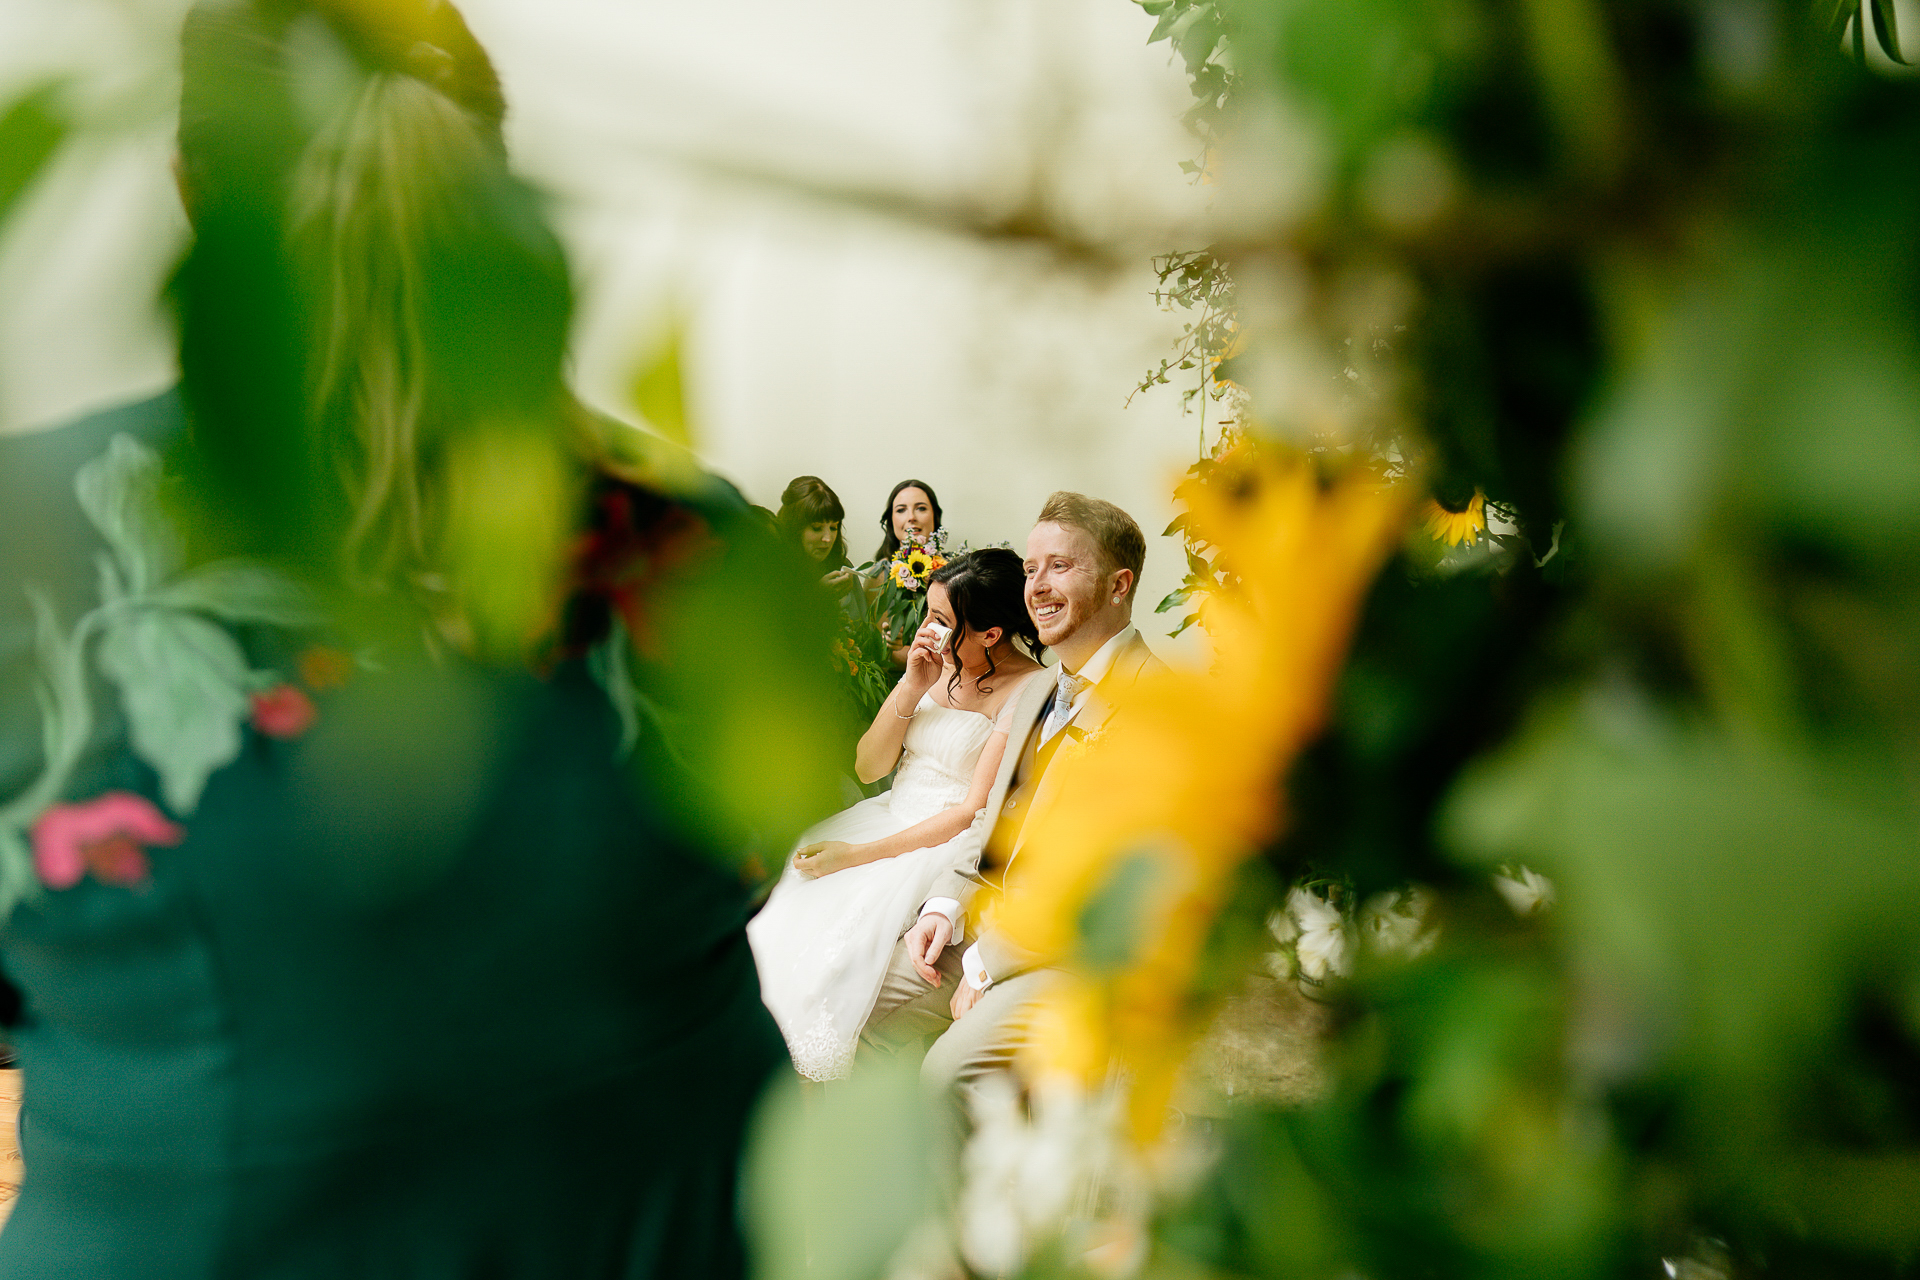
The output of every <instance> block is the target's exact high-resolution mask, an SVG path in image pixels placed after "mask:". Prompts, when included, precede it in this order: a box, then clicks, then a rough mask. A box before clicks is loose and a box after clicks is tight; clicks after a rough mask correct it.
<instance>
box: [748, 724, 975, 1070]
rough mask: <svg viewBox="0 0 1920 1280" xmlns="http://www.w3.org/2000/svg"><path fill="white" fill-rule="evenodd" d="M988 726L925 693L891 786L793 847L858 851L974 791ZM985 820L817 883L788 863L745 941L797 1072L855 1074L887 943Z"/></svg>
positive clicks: (967, 850) (969, 852) (970, 851)
mask: <svg viewBox="0 0 1920 1280" xmlns="http://www.w3.org/2000/svg"><path fill="white" fill-rule="evenodd" d="M1007 705H1008V706H1009V707H1011V706H1012V703H1011V701H1009V702H1008V703H1007ZM993 729H994V724H993V721H992V720H989V719H988V718H987V717H986V716H984V715H982V714H981V713H980V712H978V711H960V710H956V709H954V708H952V707H943V706H941V705H940V704H939V703H937V702H935V701H934V700H933V698H932V696H931V695H927V696H923V697H922V698H921V699H920V704H919V705H918V706H917V707H915V708H914V711H913V720H912V722H911V723H909V724H908V725H907V733H906V738H905V740H904V742H903V745H902V747H901V757H900V764H899V766H898V767H897V768H896V769H895V771H894V775H893V789H892V790H891V791H887V792H885V793H883V794H881V795H877V796H874V797H873V798H871V799H868V800H862V801H861V802H860V803H858V804H856V805H854V806H853V807H852V808H850V809H844V810H842V811H841V812H839V813H836V814H834V815H833V816H832V817H831V818H828V819H827V820H826V821H824V822H822V823H820V824H819V825H817V826H815V827H814V828H813V829H812V830H811V831H809V832H807V834H806V835H805V836H803V837H801V841H800V843H801V844H802V845H807V844H811V843H813V842H814V841H817V840H844V841H846V842H847V843H849V844H865V843H868V842H869V841H873V840H879V839H883V838H885V837H887V836H890V835H894V834H896V833H898V832H901V831H905V830H906V829H907V828H908V827H911V826H914V825H916V824H917V823H920V822H924V821H925V820H926V819H928V818H931V817H932V816H934V815H935V814H937V813H939V812H941V811H942V810H944V809H950V808H952V807H953V806H954V805H956V804H959V803H960V802H961V801H963V800H965V799H966V798H967V792H968V791H969V790H971V788H972V785H973V771H974V766H975V764H977V763H978V762H979V759H980V752H981V749H982V748H984V747H985V746H986V745H987V740H988V739H989V738H990V737H992V735H993ZM986 825H987V824H986V811H985V810H984V809H983V810H981V811H980V812H979V813H976V814H975V815H974V816H973V824H972V825H971V826H969V827H968V828H967V829H966V830H965V831H962V832H961V833H960V834H959V835H957V836H955V837H954V838H953V839H952V840H949V841H947V842H946V843H944V844H939V845H935V846H933V847H932V848H928V849H913V850H910V851H908V852H906V853H903V854H900V855H899V856H898V857H893V858H882V859H880V860H879V861H877V862H869V863H865V864H863V865H861V866H857V867H849V868H847V869H846V870H845V871H836V872H834V873H833V874H832V875H827V876H821V877H820V878H819V879H817V880H809V879H806V878H805V877H803V876H801V875H800V873H799V872H797V871H795V870H794V869H793V866H792V862H791V860H789V862H788V866H787V870H786V874H785V875H783V876H781V878H780V883H779V884H777V885H775V886H774V889H773V896H772V897H771V898H769V899H768V900H767V905H766V906H765V907H763V908H761V910H760V914H759V915H757V916H755V917H754V918H753V919H752V920H751V921H749V922H748V924H747V938H748V940H749V941H750V942H751V943H752V944H753V958H754V962H755V963H756V964H757V965H758V966H759V968H760V993H761V998H762V999H764V1000H765V1001H766V1005H767V1008H768V1009H769V1010H771V1011H772V1013H773V1017H774V1021H776V1022H778V1023H779V1024H780V1031H781V1033H782V1034H783V1035H785V1036H786V1038H787V1049H788V1051H789V1052H790V1053H791V1054H792V1055H793V1065H794V1067H795V1069H796V1070H798V1071H799V1072H800V1074H801V1075H803V1076H806V1077H807V1078H808V1079H811V1080H831V1079H835V1078H837V1077H839V1076H844V1075H846V1074H847V1072H848V1071H849V1070H851V1068H852V1066H853V1054H854V1049H855V1048H856V1047H857V1046H858V1044H859V1040H860V1028H861V1027H862V1026H863V1025H865V1023H866V1021H867V1015H868V1014H869V1013H871V1012H872V1011H873V1004H874V1000H875V999H876V998H877V997H878V996H879V994H880V983H881V981H882V979H884V978H885V977H886V972H887V964H888V962H889V960H890V959H891V958H892V955H893V948H894V944H896V943H897V942H898V941H899V940H900V935H901V934H902V933H903V932H904V931H905V930H906V929H907V928H908V926H910V925H911V924H912V923H913V920H914V917H915V914H916V913H917V912H918V911H919V910H920V906H921V904H922V903H923V902H925V901H926V896H927V890H928V889H929V888H930V887H931V886H932V884H933V881H934V878H935V877H936V876H938V875H939V873H940V872H941V871H942V870H944V869H945V868H947V867H950V866H952V865H954V863H956V862H959V861H961V860H962V857H963V855H964V856H965V857H966V858H971V857H973V856H975V854H976V853H977V850H978V849H979V847H980V845H981V843H982V842H983V841H984V839H985V837H986ZM965 846H970V847H965Z"/></svg>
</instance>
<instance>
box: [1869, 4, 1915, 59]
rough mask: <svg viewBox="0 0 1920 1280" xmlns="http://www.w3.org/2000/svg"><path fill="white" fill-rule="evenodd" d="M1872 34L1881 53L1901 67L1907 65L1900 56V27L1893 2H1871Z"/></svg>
mask: <svg viewBox="0 0 1920 1280" xmlns="http://www.w3.org/2000/svg"><path fill="white" fill-rule="evenodd" d="M1873 34H1874V35H1875V36H1876V37H1877V38H1878V39H1879V41H1880V51H1881V52H1882V53H1884V54H1886V55H1887V56H1888V57H1889V58H1892V59H1893V60H1894V61H1895V62H1897V63H1899V64H1900V65H1901V66H1903V67H1904V66H1906V65H1907V60H1906V59H1905V58H1903V57H1901V56H1900V27H1899V20H1898V18H1897V17H1896V14H1895V10H1894V4H1893V0H1873Z"/></svg>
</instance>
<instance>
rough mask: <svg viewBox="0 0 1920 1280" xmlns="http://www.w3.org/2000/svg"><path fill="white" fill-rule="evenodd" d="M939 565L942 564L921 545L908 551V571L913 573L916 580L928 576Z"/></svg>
mask: <svg viewBox="0 0 1920 1280" xmlns="http://www.w3.org/2000/svg"><path fill="white" fill-rule="evenodd" d="M939 567H940V566H939V565H938V564H936V563H935V562H934V559H933V557H932V556H930V555H928V554H927V553H926V552H925V551H923V550H921V549H920V548H919V547H915V548H914V549H913V550H911V551H909V552H907V572H908V573H909V574H911V575H912V576H913V578H914V579H915V580H916V581H918V580H919V579H921V578H924V577H926V576H927V575H928V574H930V573H932V572H933V571H934V570H935V569H937V568H939ZM903 585H904V584H903Z"/></svg>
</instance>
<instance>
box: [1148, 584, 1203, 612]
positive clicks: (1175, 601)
mask: <svg viewBox="0 0 1920 1280" xmlns="http://www.w3.org/2000/svg"><path fill="white" fill-rule="evenodd" d="M1192 594H1193V592H1192V591H1190V590H1188V589H1187V588H1185V587H1182V588H1180V589H1179V590H1178V591H1170V592H1168V593H1167V598H1166V599H1164V600H1162V601H1161V602H1160V603H1159V604H1157V605H1155V606H1154V607H1153V611H1154V612H1155V613H1165V612H1166V611H1167V610H1169V609H1172V608H1175V607H1176V606H1178V605H1183V604H1185V603H1186V602H1187V598H1188V597H1189V596H1191V595H1192Z"/></svg>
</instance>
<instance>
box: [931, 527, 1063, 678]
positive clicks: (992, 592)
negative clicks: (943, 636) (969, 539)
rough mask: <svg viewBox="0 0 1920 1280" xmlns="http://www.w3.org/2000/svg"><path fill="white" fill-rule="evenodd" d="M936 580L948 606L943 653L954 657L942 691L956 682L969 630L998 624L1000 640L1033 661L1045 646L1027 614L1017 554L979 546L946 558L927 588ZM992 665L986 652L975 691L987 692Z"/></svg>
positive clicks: (1024, 576)
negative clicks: (984, 667) (949, 613)
mask: <svg viewBox="0 0 1920 1280" xmlns="http://www.w3.org/2000/svg"><path fill="white" fill-rule="evenodd" d="M933 582H937V583H939V584H940V585H941V586H943V587H945V588H946V589H947V599H948V600H949V601H950V602H951V603H952V605H953V634H952V635H950V636H948V637H947V651H948V652H949V653H951V654H953V655H954V664H953V675H952V676H951V677H949V678H948V680H947V694H948V696H949V697H951V696H952V694H953V691H954V690H955V689H957V688H958V687H959V685H960V677H961V675H962V674H963V673H962V671H961V668H960V662H959V653H960V642H961V641H962V640H964V639H966V638H967V633H968V632H970V631H983V632H984V631H991V630H993V628H995V627H998V628H1000V634H1001V636H1002V637H1003V638H1005V639H1007V640H1010V641H1012V642H1013V643H1014V645H1015V646H1016V647H1018V648H1021V649H1025V650H1026V651H1027V656H1028V657H1030V658H1032V659H1033V660H1034V661H1035V662H1038V661H1040V655H1041V654H1042V653H1043V652H1045V650H1046V646H1045V645H1043V644H1041V643H1040V629H1039V628H1038V627H1036V626H1034V624H1033V618H1032V617H1031V616H1030V615H1029V614H1028V613H1027V600H1026V582H1027V573H1026V568H1025V566H1024V565H1023V564H1022V563H1021V560H1020V557H1019V556H1017V555H1015V554H1014V553H1013V552H1011V551H1009V550H1007V549H1006V548H1005V547H983V548H981V549H980V550H979V551H969V552H968V553H967V554H966V555H964V556H957V557H955V558H954V559H952V560H949V561H948V562H947V563H946V564H945V565H943V566H941V567H940V568H939V569H938V570H936V571H935V572H934V575H933V578H932V579H931V580H930V582H929V584H928V585H929V586H931V585H932V583H933ZM997 669H998V668H997V667H996V666H995V665H994V661H993V652H992V650H988V652H987V671H986V674H985V675H983V676H981V677H980V680H979V682H978V683H979V686H980V692H982V693H992V692H993V689H992V688H991V687H990V686H989V685H988V684H987V680H988V679H990V678H991V677H992V675H993V673H994V671H996V670H997Z"/></svg>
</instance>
